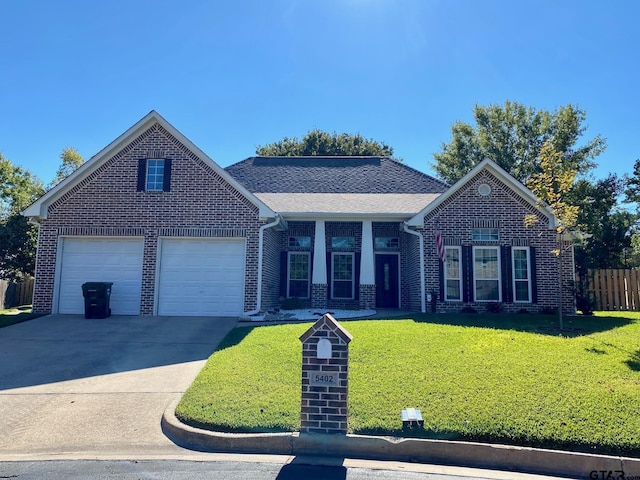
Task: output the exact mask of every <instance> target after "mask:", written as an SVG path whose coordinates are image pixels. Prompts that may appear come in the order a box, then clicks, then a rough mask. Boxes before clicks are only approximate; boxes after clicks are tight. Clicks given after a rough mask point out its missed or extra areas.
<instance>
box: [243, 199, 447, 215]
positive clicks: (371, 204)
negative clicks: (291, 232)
mask: <svg viewBox="0 0 640 480" xmlns="http://www.w3.org/2000/svg"><path fill="white" fill-rule="evenodd" d="M255 195H256V197H258V198H259V199H260V200H262V201H263V202H264V203H265V204H267V205H269V207H271V208H272V209H273V210H274V211H276V212H278V213H281V214H284V215H304V214H307V215H314V214H330V215H341V214H351V215H359V214H360V215H380V216H400V217H403V216H412V215H415V214H416V213H418V212H419V211H420V210H422V209H423V208H424V207H425V206H426V205H428V204H430V203H431V202H433V201H434V200H436V199H437V198H438V197H439V196H440V195H441V194H439V193H412V194H409V193H256V194H255Z"/></svg>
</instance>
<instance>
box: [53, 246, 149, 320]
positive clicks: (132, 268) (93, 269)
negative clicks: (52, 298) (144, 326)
mask: <svg viewBox="0 0 640 480" xmlns="http://www.w3.org/2000/svg"><path fill="white" fill-rule="evenodd" d="M143 249H144V244H143V239H141V238H135V239H133V238H75V237H74V238H71V237H70V238H63V239H62V257H61V263H60V275H59V276H58V278H59V284H58V312H59V313H84V297H83V296H82V284H83V283H85V282H113V287H112V289H111V298H110V300H109V304H110V307H111V313H112V314H114V315H140V291H141V287H142V257H143Z"/></svg>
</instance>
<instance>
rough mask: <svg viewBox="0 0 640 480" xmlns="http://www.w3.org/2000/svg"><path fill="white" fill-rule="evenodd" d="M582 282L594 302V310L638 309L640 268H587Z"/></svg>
mask: <svg viewBox="0 0 640 480" xmlns="http://www.w3.org/2000/svg"><path fill="white" fill-rule="evenodd" d="M578 281H580V282H584V283H583V285H585V286H586V287H587V291H586V292H585V293H587V294H588V295H590V296H591V298H592V299H593V300H594V302H595V306H594V310H609V311H612V310H632V311H636V312H637V311H640V270H638V269H613V268H612V269H609V268H607V269H600V270H588V271H587V278H586V279H578Z"/></svg>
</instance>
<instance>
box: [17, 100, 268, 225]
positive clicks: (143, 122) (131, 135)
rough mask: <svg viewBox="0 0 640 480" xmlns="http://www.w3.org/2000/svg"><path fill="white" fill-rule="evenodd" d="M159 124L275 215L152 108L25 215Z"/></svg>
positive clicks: (42, 214)
mask: <svg viewBox="0 0 640 480" xmlns="http://www.w3.org/2000/svg"><path fill="white" fill-rule="evenodd" d="M156 123H158V124H160V125H161V126H162V127H163V128H164V129H166V130H167V131H168V132H169V133H170V134H171V135H173V136H174V137H175V138H176V139H177V140H178V141H179V142H181V143H182V144H183V145H184V146H186V147H187V148H188V149H189V150H190V151H191V152H193V153H194V154H195V155H197V156H198V157H199V158H200V159H201V160H202V161H204V162H205V163H207V164H208V165H209V166H210V167H211V168H212V169H213V170H214V171H215V172H216V173H217V174H218V175H220V176H221V177H222V178H224V179H225V180H226V181H227V182H228V183H229V184H231V186H233V187H234V188H235V189H237V190H238V191H239V192H240V193H241V194H242V195H244V196H245V197H246V198H247V199H248V200H249V201H250V202H251V203H253V204H254V205H255V206H256V207H258V210H259V215H260V217H261V218H269V217H275V216H276V214H275V212H274V211H273V210H271V209H270V208H269V207H268V206H267V205H266V204H265V203H264V202H263V201H262V200H260V199H259V198H257V197H256V196H255V195H253V193H251V192H250V191H248V190H247V189H246V188H245V187H244V186H243V185H242V184H240V183H239V182H238V181H236V180H235V179H234V178H233V177H232V176H231V175H229V174H228V173H227V172H226V171H225V170H224V169H223V168H222V167H220V166H219V165H218V164H217V163H216V162H214V161H213V160H212V159H211V158H210V157H209V156H208V155H207V154H206V153H204V152H203V151H202V150H200V149H199V148H198V147H196V146H195V144H193V143H192V142H191V141H190V140H189V139H188V138H187V137H185V136H184V135H183V134H182V133H180V132H179V131H178V130H177V129H176V128H175V127H174V126H173V125H171V124H170V123H169V122H168V121H167V120H165V119H164V118H163V117H162V116H161V115H160V114H159V113H158V112H156V111H155V110H152V111H151V112H149V113H148V114H147V115H145V116H144V117H143V118H142V119H140V120H139V121H138V122H137V123H135V124H134V125H133V126H132V127H131V128H129V129H128V130H127V131H126V132H124V133H123V134H122V135H120V136H119V137H118V138H116V139H115V140H114V141H113V142H111V143H110V144H109V145H107V146H106V147H105V148H103V149H102V150H100V151H99V152H98V153H97V154H95V155H94V156H93V157H91V158H90V159H89V160H87V161H86V162H85V163H84V164H83V165H82V166H81V167H80V168H78V169H77V170H76V171H75V172H73V173H72V174H71V175H69V176H68V177H67V178H65V179H64V180H63V181H62V182H60V183H59V184H57V185H56V186H55V187H53V188H52V189H51V190H49V191H48V192H47V193H45V194H44V195H43V196H42V197H40V198H39V199H38V200H36V201H35V202H34V203H32V204H31V205H30V206H29V207H27V208H26V209H25V210H24V211H23V212H22V215H24V216H25V217H34V218H36V219H37V218H47V209H48V208H49V205H51V204H52V203H53V202H55V201H56V200H57V199H58V198H60V197H61V196H62V195H64V194H65V193H67V192H68V191H70V190H71V189H72V188H73V187H74V186H75V185H76V184H78V183H79V182H81V181H82V180H84V179H85V178H86V177H87V176H89V175H90V174H91V173H92V172H94V171H95V170H96V169H97V168H98V167H100V166H101V165H102V164H104V163H105V162H106V161H108V160H109V159H110V158H111V157H113V156H114V155H115V154H116V153H118V152H119V151H120V150H122V149H123V148H125V147H126V146H127V145H128V144H129V143H130V142H132V141H133V140H135V139H136V138H137V137H139V136H140V135H141V134H142V133H144V132H145V131H147V130H148V129H149V128H151V127H152V126H153V125H154V124H156Z"/></svg>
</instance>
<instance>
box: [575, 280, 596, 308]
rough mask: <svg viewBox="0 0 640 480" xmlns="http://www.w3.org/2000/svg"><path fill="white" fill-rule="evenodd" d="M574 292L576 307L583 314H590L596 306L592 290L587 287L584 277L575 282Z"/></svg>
mask: <svg viewBox="0 0 640 480" xmlns="http://www.w3.org/2000/svg"><path fill="white" fill-rule="evenodd" d="M573 291H574V294H575V296H576V309H578V310H579V311H581V312H582V314H583V315H591V314H592V313H593V310H594V309H595V308H596V300H595V298H594V295H593V293H592V292H590V291H589V289H588V287H587V282H586V279H584V280H582V277H581V280H580V281H578V282H576V284H575V287H574V290H573Z"/></svg>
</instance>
